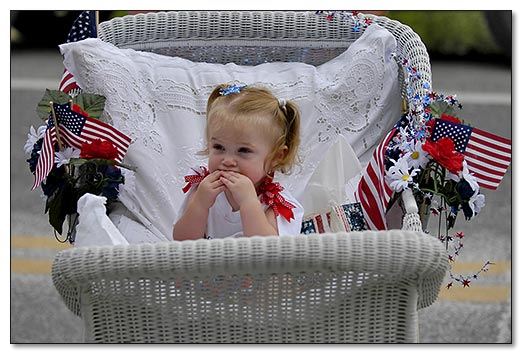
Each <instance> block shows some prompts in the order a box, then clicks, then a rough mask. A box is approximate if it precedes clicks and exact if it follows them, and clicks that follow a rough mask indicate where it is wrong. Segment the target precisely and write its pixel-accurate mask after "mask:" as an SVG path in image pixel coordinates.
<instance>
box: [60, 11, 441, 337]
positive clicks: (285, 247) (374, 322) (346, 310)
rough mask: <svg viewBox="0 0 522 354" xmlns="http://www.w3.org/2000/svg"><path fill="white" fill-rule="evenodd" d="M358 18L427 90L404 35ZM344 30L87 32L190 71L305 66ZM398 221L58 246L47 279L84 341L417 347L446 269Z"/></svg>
mask: <svg viewBox="0 0 522 354" xmlns="http://www.w3.org/2000/svg"><path fill="white" fill-rule="evenodd" d="M368 17H370V18H371V20H372V21H373V22H375V23H379V24H380V25H381V26H383V27H385V28H386V29H388V30H389V31H390V32H391V33H392V34H393V35H394V36H395V37H396V39H397V43H398V52H399V53H400V54H401V55H402V56H404V57H407V58H409V59H410V61H411V64H412V65H414V66H415V67H417V68H419V71H420V72H421V73H422V75H424V77H423V80H425V81H427V82H430V81H431V71H430V65H429V57H428V55H427V52H426V49H425V47H424V45H423V44H422V42H421V40H420V39H419V37H418V35H417V34H415V33H414V32H413V31H412V30H411V29H410V28H409V27H407V26H404V25H402V24H400V23H398V22H397V21H392V20H389V19H387V18H385V17H376V16H371V15H370V16H368ZM350 21H351V19H350V18H347V19H343V20H340V21H335V22H334V21H332V22H331V23H328V25H327V26H325V23H324V19H320V18H319V17H318V16H316V15H314V14H313V13H307V12H248V11H244V12H236V11H231V12H229V11H222V12H212V11H211V12H206V11H197V12H167V13H148V14H139V15H134V16H125V17H123V18H116V19H113V20H110V21H108V22H104V23H101V24H100V26H99V32H98V35H99V38H101V39H102V40H104V41H107V42H110V43H113V44H115V45H117V46H118V47H121V48H129V47H130V48H134V49H139V50H145V51H153V52H156V53H161V54H166V55H173V56H181V57H185V58H187V59H191V60H194V61H206V62H221V63H226V62H236V63H237V64H249V65H252V64H257V63H259V62H264V61H289V60H296V58H297V60H299V61H302V62H306V63H309V64H314V65H317V64H320V63H323V62H325V61H327V60H330V59H331V58H333V57H335V56H336V55H338V54H339V53H340V52H342V51H343V50H345V49H346V48H347V47H348V46H349V45H350V43H351V42H353V41H354V40H355V39H356V38H358V36H360V35H361V32H362V31H359V32H354V31H352V27H353V26H352V25H351V23H350ZM231 23H233V24H235V25H234V26H231V25H230V24H231ZM398 68H399V70H400V71H401V73H402V67H401V66H398ZM401 77H402V76H401ZM413 88H414V90H419V91H420V89H421V88H420V87H415V86H413ZM408 212H409V214H408V220H409V221H407V222H405V224H404V226H403V230H390V231H378V232H374V231H364V232H352V233H337V234H323V235H309V236H306V237H304V236H303V237H275V236H273V237H253V238H238V239H224V240H210V241H207V240H200V241H184V242H169V243H155V244H141V245H130V246H112V247H109V246H103V247H89V248H77V249H71V250H66V251H62V252H60V253H59V254H58V255H57V256H56V258H55V261H54V264H53V271H52V276H53V282H54V284H55V287H56V288H57V290H58V292H59V293H60V294H61V296H62V298H63V300H64V302H65V303H66V304H67V306H68V307H69V309H70V310H71V311H73V312H74V313H75V314H77V315H79V316H81V317H82V318H83V321H84V325H85V340H86V341H88V342H91V341H92V342H105V343H108V342H120V343H121V342H123V343H129V342H148V343H151V342H152V343H157V342H167V343H189V342H196V343H298V342H305V343H312V342H319V343H356V342H359V343H360V342H363V343H368V342H417V341H418V340H419V328H418V317H417V311H418V309H420V308H423V307H426V306H429V305H430V304H432V303H433V302H434V301H435V300H436V298H437V296H438V292H439V289H440V286H441V283H442V281H443V278H444V276H445V274H446V271H447V267H448V264H447V259H446V254H445V251H444V248H443V246H442V245H441V244H440V242H439V241H438V240H437V239H435V238H433V237H429V236H427V235H426V234H424V233H423V232H421V228H420V226H419V221H418V216H416V214H415V213H416V206H415V203H413V204H411V206H410V207H409V209H408ZM415 216H416V217H415Z"/></svg>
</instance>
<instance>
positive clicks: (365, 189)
mask: <svg viewBox="0 0 522 354" xmlns="http://www.w3.org/2000/svg"><path fill="white" fill-rule="evenodd" d="M359 195H360V196H362V199H361V200H360V203H361V206H362V209H363V213H364V216H365V219H366V222H367V224H368V226H369V227H370V229H371V230H385V229H386V226H385V224H384V216H383V215H382V214H381V213H380V212H379V206H378V203H377V198H375V195H373V193H372V192H370V187H369V185H368V183H367V181H366V180H365V179H362V180H361V182H360V184H359ZM368 196H371V197H372V198H368Z"/></svg>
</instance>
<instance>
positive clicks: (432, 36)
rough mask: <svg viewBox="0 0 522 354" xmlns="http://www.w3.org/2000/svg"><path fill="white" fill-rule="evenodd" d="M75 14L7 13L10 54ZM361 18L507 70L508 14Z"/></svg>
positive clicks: (444, 53) (438, 52) (53, 43)
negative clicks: (382, 21)
mask: <svg viewBox="0 0 522 354" xmlns="http://www.w3.org/2000/svg"><path fill="white" fill-rule="evenodd" d="M80 12H81V11H49V10H41V11H28V10H26V11H11V49H17V50H21V49H35V48H55V49H57V46H58V45H59V44H61V43H63V42H64V41H65V37H66V35H67V33H68V31H69V29H70V26H71V24H72V23H73V21H74V20H75V19H76V18H77V17H78V15H79V14H80ZM136 12H140V11H100V22H102V21H105V20H108V19H111V18H113V17H117V16H124V15H126V14H129V13H136ZM141 12H146V11H141ZM361 12H363V13H364V12H365V11H361ZM366 13H375V14H379V15H385V16H387V17H389V18H393V19H396V20H398V21H400V22H402V23H405V24H407V25H409V26H410V27H412V28H413V30H415V32H417V33H418V34H419V35H420V37H421V38H422V39H423V41H424V43H425V44H426V47H427V48H428V52H429V54H430V57H431V58H432V59H433V60H446V61H447V60H464V61H482V62H484V61H487V62H496V63H498V64H501V65H511V47H512V46H511V42H512V36H511V18H512V14H511V11H503V10H490V11H449V10H444V11H426V10H424V11H395V10H394V11H369V12H366ZM42 28H45V31H42ZM434 29H435V30H434ZM440 29H443V30H440Z"/></svg>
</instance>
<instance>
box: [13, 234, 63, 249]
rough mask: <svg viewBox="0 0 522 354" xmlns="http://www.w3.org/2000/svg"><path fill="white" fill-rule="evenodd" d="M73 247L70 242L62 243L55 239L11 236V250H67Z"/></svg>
mask: <svg viewBox="0 0 522 354" xmlns="http://www.w3.org/2000/svg"><path fill="white" fill-rule="evenodd" d="M71 247H72V245H71V244H70V243H69V242H65V243H61V242H58V240H56V239H55V238H54V237H32V236H11V248H16V249H19V248H24V249H35V248H37V249H53V250H65V249H68V248H71Z"/></svg>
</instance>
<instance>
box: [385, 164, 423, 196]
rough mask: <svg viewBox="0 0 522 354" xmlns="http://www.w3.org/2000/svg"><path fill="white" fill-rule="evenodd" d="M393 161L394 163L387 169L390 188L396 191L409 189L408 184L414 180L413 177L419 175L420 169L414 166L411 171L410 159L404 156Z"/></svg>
mask: <svg viewBox="0 0 522 354" xmlns="http://www.w3.org/2000/svg"><path fill="white" fill-rule="evenodd" d="M391 161H393V163H394V164H393V166H392V167H390V168H389V170H388V171H386V179H387V180H388V184H389V185H390V188H392V189H393V190H394V191H396V192H400V191H402V190H403V189H409V187H408V184H409V183H412V182H413V177H415V176H416V175H417V172H419V169H418V168H414V169H413V170H412V171H409V166H408V161H407V159H406V158H404V157H401V158H400V159H399V160H398V161H394V160H391Z"/></svg>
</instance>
